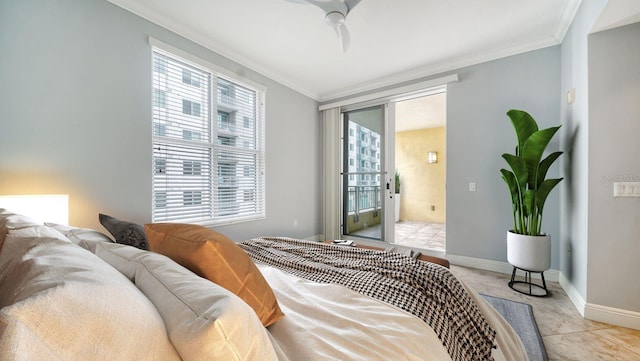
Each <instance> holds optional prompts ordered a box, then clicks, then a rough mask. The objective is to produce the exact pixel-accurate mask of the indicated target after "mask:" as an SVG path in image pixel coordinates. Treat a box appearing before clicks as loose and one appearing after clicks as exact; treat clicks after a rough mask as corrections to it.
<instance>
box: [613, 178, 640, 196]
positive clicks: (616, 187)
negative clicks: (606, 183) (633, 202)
mask: <svg viewBox="0 0 640 361" xmlns="http://www.w3.org/2000/svg"><path fill="white" fill-rule="evenodd" d="M613 196H614V197H616V198H617V197H640V182H614V183H613Z"/></svg>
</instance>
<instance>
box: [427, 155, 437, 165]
mask: <svg viewBox="0 0 640 361" xmlns="http://www.w3.org/2000/svg"><path fill="white" fill-rule="evenodd" d="M433 163H438V153H437V152H429V164H433Z"/></svg>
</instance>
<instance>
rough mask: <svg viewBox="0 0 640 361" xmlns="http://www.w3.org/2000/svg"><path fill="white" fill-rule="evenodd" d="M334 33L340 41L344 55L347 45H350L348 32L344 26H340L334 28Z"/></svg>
mask: <svg viewBox="0 0 640 361" xmlns="http://www.w3.org/2000/svg"><path fill="white" fill-rule="evenodd" d="M336 32H337V33H338V38H339V39H340V45H341V46H342V52H343V53H346V52H347V50H348V49H349V44H350V43H351V35H349V30H347V26H346V25H344V24H342V25H340V26H339V27H337V28H336Z"/></svg>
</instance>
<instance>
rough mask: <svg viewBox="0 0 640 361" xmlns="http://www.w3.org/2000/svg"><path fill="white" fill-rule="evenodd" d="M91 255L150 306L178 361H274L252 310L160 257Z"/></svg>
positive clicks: (116, 250) (117, 252)
mask: <svg viewBox="0 0 640 361" xmlns="http://www.w3.org/2000/svg"><path fill="white" fill-rule="evenodd" d="M96 254H97V255H98V257H101V258H102V259H103V260H105V261H107V263H109V264H111V265H112V266H113V267H115V268H116V269H118V270H120V271H121V272H122V273H123V274H124V275H125V276H127V277H129V278H130V279H132V280H134V282H135V284H136V286H138V288H140V290H142V292H144V294H145V295H146V296H147V297H148V298H149V299H150V300H151V301H152V302H153V303H154V304H155V306H156V308H157V309H158V311H160V314H161V315H162V318H163V319H164V321H165V325H166V327H167V331H168V332H169V338H170V339H171V342H173V345H174V346H175V347H176V350H178V353H179V354H180V356H181V357H182V359H183V360H185V361H188V360H261V361H269V360H278V358H277V356H276V354H275V351H274V349H273V345H272V344H271V341H270V339H269V336H268V334H267V332H266V330H265V328H264V327H263V326H262V323H261V322H260V320H259V319H258V317H257V316H256V314H255V312H253V309H251V307H249V306H248V305H247V304H246V303H245V302H244V301H242V300H241V299H240V298H238V297H237V296H236V295H234V294H233V293H231V292H229V291H227V290H226V289H224V288H222V287H221V286H218V285H217V284H215V283H213V282H211V281H209V280H207V279H204V278H202V277H199V276H197V275H196V274H194V273H192V272H191V271H189V270H187V269H186V268H184V267H182V266H180V265H179V264H177V263H175V262H174V261H173V260H171V259H170V258H168V257H165V256H163V255H160V254H157V253H152V252H148V251H143V250H140V249H137V248H135V247H131V246H126V245H120V244H110V243H100V244H98V245H97V248H96Z"/></svg>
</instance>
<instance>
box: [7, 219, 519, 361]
mask: <svg viewBox="0 0 640 361" xmlns="http://www.w3.org/2000/svg"><path fill="white" fill-rule="evenodd" d="M101 221H102V219H101ZM105 224H106V225H107V226H105V227H106V228H107V229H108V231H109V233H110V236H109V235H107V234H105V233H102V232H99V231H97V230H92V229H84V228H78V227H70V226H64V225H59V224H45V223H39V222H36V221H33V220H31V219H29V218H28V217H25V216H23V215H20V214H14V213H12V212H10V211H7V210H3V209H0V247H1V248H0V307H1V308H0V359H3V360H40V359H64V360H87V359H91V360H111V359H113V358H114V357H117V358H119V359H131V360H133V359H135V360H180V359H182V360H205V359H209V360H210V359H218V360H267V361H268V360H279V361H298V360H510V361H511V360H527V356H526V353H525V351H524V348H523V346H522V343H521V342H520V340H519V338H518V336H517V335H516V334H515V332H514V331H513V330H512V329H511V327H510V326H509V325H508V324H507V323H506V321H505V320H504V319H503V318H502V317H501V316H500V315H499V314H498V313H497V312H496V311H495V310H494V309H493V308H492V307H491V306H490V305H489V304H488V303H487V302H486V301H484V299H483V298H482V297H480V296H479V295H478V294H477V293H476V292H474V291H473V290H471V289H469V288H468V287H467V286H466V285H465V284H464V283H463V282H460V281H459V280H457V279H456V278H455V277H454V276H453V275H452V274H451V273H450V272H449V270H448V269H447V268H446V267H443V266H441V265H438V264H435V263H431V262H424V261H419V260H416V259H414V258H412V257H408V256H406V255H403V254H399V253H393V252H385V251H379V250H374V249H360V248H355V247H345V246H339V245H332V244H324V243H319V242H312V241H305V240H298V239H291V238H286V237H261V238H256V239H252V240H246V241H243V242H240V243H235V242H233V241H231V240H229V239H228V238H226V237H225V236H224V235H222V234H220V233H218V232H216V231H214V230H211V229H208V228H205V227H200V226H194V225H187V224H148V225H145V226H144V228H143V227H142V226H141V225H135V224H132V223H131V222H126V221H120V220H117V219H114V218H111V217H109V218H106V217H105V222H103V225H105Z"/></svg>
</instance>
